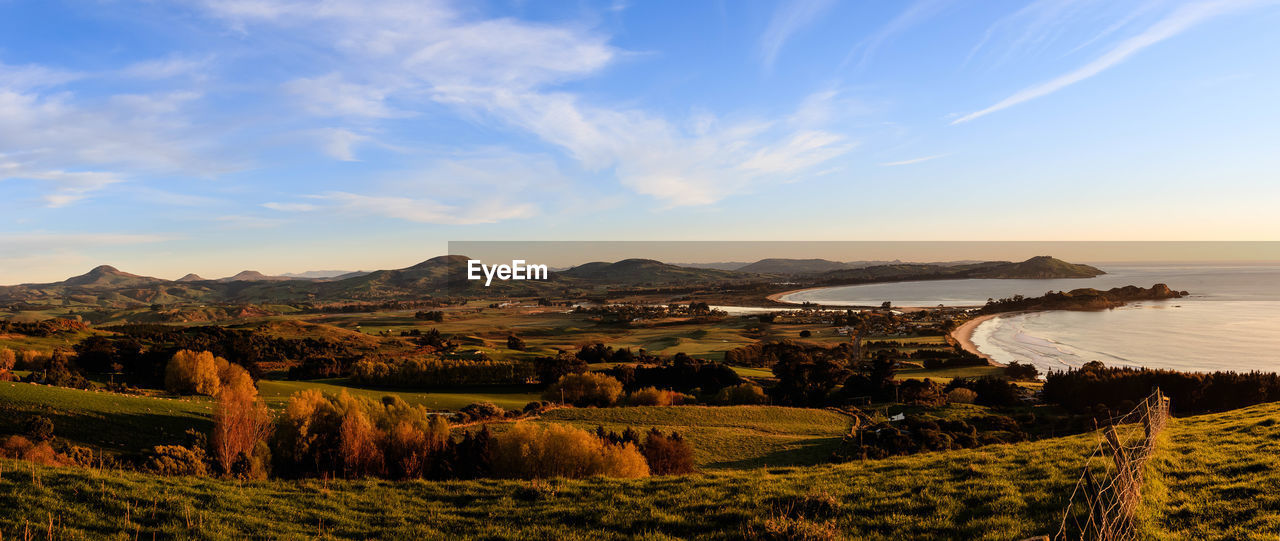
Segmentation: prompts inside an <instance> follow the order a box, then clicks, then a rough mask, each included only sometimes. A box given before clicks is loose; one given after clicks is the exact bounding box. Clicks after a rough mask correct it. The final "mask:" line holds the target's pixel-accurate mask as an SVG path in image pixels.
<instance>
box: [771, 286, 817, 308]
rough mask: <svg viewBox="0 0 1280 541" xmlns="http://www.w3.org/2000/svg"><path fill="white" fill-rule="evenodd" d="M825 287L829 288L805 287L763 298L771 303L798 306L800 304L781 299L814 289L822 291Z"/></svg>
mask: <svg viewBox="0 0 1280 541" xmlns="http://www.w3.org/2000/svg"><path fill="white" fill-rule="evenodd" d="M826 287H830V286H823V287H806V288H803V289H792V290H790V291H783V292H780V293H774V294H772V295H769V296H768V297H765V298H766V299H769V300H771V301H773V302H781V303H786V304H800V303H798V302H791V301H784V300H782V298H783V297H785V296H787V295H790V294H792V293H799V292H801V291H812V290H814V289H824V288H826Z"/></svg>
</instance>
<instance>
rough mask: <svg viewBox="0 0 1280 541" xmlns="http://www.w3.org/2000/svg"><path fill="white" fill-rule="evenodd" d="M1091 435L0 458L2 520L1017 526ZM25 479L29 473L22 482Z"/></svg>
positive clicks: (658, 529)
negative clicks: (306, 477) (514, 455)
mask: <svg viewBox="0 0 1280 541" xmlns="http://www.w3.org/2000/svg"><path fill="white" fill-rule="evenodd" d="M1090 441H1091V440H1089V439H1088V438H1087V437H1074V438H1064V439H1058V440H1045V441H1040V442H1034V443H1026V444H1018V445H1001V446H993V447H987V448H984V449H978V450H968V451H955V452H947V453H928V454H923V455H917V456H912V457H903V458H894V459H888V460H882V461H873V462H860V463H850V464H843V465H834V466H814V467H806V468H774V469H753V470H745V471H727V472H717V473H709V474H705V475H700V476H692V477H682V478H672V477H656V478H648V479H639V480H611V479H585V480H576V481H565V480H561V481H549V482H541V483H539V484H536V485H534V484H531V483H529V482H524V481H505V480H487V481H470V482H462V481H458V482H421V481H418V482H387V481H334V482H327V483H326V482H322V481H264V482H250V483H236V482H229V481H220V480H212V479H186V478H178V479H169V478H161V477H153V476H148V475H142V474H133V473H119V472H100V471H93V470H82V469H69V468H46V467H39V466H30V465H28V464H21V463H16V462H12V461H0V468H2V469H3V472H4V473H3V474H2V475H0V508H4V509H6V510H8V511H9V512H6V513H3V514H0V532H2V533H3V535H4V536H5V537H6V538H21V537H20V535H21V533H22V531H23V527H24V521H25V520H29V521H31V522H34V523H36V526H35V527H34V529H35V530H36V531H37V532H39V533H40V535H44V528H46V526H45V523H46V521H48V520H49V519H48V517H50V516H53V517H55V518H54V519H53V523H54V530H55V531H54V537H57V538H101V539H121V540H125V539H134V538H140V539H141V538H149V537H152V536H155V537H158V538H192V539H241V538H250V537H252V538H259V537H264V536H265V537H272V538H281V539H314V538H321V539H336V538H357V539H364V538H383V539H458V538H486V539H551V538H554V539H568V540H578V539H583V540H585V539H632V538H640V539H673V538H692V539H741V538H744V537H748V538H761V537H764V538H768V537H772V538H778V539H788V538H801V537H802V536H801V535H800V534H801V533H803V532H808V533H809V534H811V536H810V538H817V539H1000V540H1007V539H1022V538H1025V537H1028V536H1031V535H1035V534H1045V533H1051V532H1052V531H1053V529H1054V527H1055V526H1056V517H1057V513H1058V510H1059V508H1060V506H1061V504H1062V502H1063V501H1064V499H1065V495H1066V492H1067V491H1069V489H1070V487H1071V485H1072V484H1073V483H1074V481H1075V477H1076V474H1077V473H1078V469H1079V467H1080V464H1081V462H1082V456H1083V453H1084V450H1085V448H1086V446H1087V444H1088V443H1089V442H1090ZM33 478H34V481H33Z"/></svg>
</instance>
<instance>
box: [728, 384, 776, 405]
mask: <svg viewBox="0 0 1280 541" xmlns="http://www.w3.org/2000/svg"><path fill="white" fill-rule="evenodd" d="M715 401H716V403H718V404H724V405H726V406H751V405H757V404H768V403H769V395H766V394H765V392H764V389H763V388H762V387H760V386H759V385H756V384H754V383H742V384H739V385H734V386H732V387H725V388H723V389H721V390H720V392H719V393H716V398H715Z"/></svg>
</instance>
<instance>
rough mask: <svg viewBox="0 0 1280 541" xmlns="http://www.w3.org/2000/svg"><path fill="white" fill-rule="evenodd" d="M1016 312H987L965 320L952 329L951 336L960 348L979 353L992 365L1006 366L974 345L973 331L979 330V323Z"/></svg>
mask: <svg viewBox="0 0 1280 541" xmlns="http://www.w3.org/2000/svg"><path fill="white" fill-rule="evenodd" d="M1016 313H1018V312H1003V313H999V314H987V315H982V316H978V317H975V318H973V319H970V320H969V321H966V322H964V323H963V324H962V325H960V326H959V327H956V329H955V330H954V331H951V338H953V339H955V341H956V344H958V345H959V346H960V349H963V350H965V351H967V352H969V353H972V354H974V355H977V356H978V357H981V358H983V359H985V360H986V361H987V364H990V365H992V366H1004V365H1003V364H1000V363H998V362H995V361H994V360H992V359H991V356H989V355H987V354H985V353H983V352H981V351H978V346H976V345H974V343H973V331H975V330H977V329H978V325H981V324H982V323H983V322H985V321H987V320H990V319H994V318H997V317H1000V316H1002V315H1009V314H1016Z"/></svg>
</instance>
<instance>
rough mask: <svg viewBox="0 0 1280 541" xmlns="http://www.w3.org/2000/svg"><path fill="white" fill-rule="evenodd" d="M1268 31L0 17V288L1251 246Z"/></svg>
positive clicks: (893, 18) (1158, 13) (721, 14)
mask: <svg viewBox="0 0 1280 541" xmlns="http://www.w3.org/2000/svg"><path fill="white" fill-rule="evenodd" d="M677 7H678V8H677ZM1278 23H1280V5H1278V4H1276V3H1275V2H1270V1H1263V0H1206V1H1195V2H1177V1H1163V0H1161V1H1155V2H1145V3H1142V4H1141V5H1131V4H1127V3H1107V2H1099V1H1096V0H1094V1H1090V2H1083V3H1074V2H1066V1H1064V0H1035V1H1001V2H991V3H984V4H979V5H971V4H961V3H955V2H948V1H943V0H915V1H912V2H908V3H902V4H897V3H889V4H876V3H852V2H849V3H842V2H832V1H830V0H792V1H783V2H777V3H722V4H715V3H707V4H694V5H688V4H665V3H658V2H654V3H634V4H631V3H626V2H619V1H616V0H602V1H596V2H585V3H575V4H565V3H523V2H514V3H509V2H503V1H493V2H483V3H461V2H447V1H443V0H441V1H432V2H409V1H400V0H386V1H380V2H373V3H353V2H344V1H339V0H324V1H318V2H311V3H308V2H301V3H299V2H292V1H285V0H251V1H247V2H235V3H226V2H213V1H208V0H190V1H184V2H174V3H150V2H110V3H79V2H67V1H50V2H35V1H30V0H15V1H10V2H0V213H2V215H3V216H4V217H3V218H0V220H2V221H0V224H3V225H0V254H3V256H4V257H3V258H0V283H10V284H12V283H38V282H39V281H40V280H44V279H46V278H47V277H51V276H72V275H75V274H76V273H78V272H83V269H85V268H89V267H92V266H94V265H96V264H100V263H101V262H104V261H110V262H112V264H113V265H115V266H117V267H120V268H128V269H137V270H138V271H139V272H143V273H146V274H150V275H164V276H181V275H183V274H186V273H188V272H196V273H197V274H201V275H206V274H208V275H213V276H227V275H230V274H233V273H235V272H237V271H239V270H240V269H242V268H244V267H246V266H247V267H249V268H257V269H265V270H263V271H262V272H264V273H267V274H277V273H280V272H286V271H287V272H301V271H300V270H299V269H318V268H326V269H332V268H338V269H341V268H355V267H359V268H383V269H385V268H401V267H403V266H406V261H408V259H411V258H405V257H404V256H403V255H402V254H403V253H404V251H405V248H406V247H411V248H412V249H413V251H415V252H418V253H423V252H426V253H444V252H445V251H444V250H443V248H444V247H445V246H446V244H447V243H448V241H449V240H450V239H456V238H470V239H478V240H496V239H524V240H533V239H561V240H575V239H577V240H581V239H587V238H591V239H612V240H617V241H628V240H639V239H658V240H662V239H682V238H688V237H689V236H691V234H690V232H695V233H693V235H695V236H700V237H704V238H718V239H724V240H733V239H739V240H743V239H775V240H777V239H788V238H804V239H817V240H841V239H849V238H861V239H867V238H879V239H887V240H905V239H920V238H927V239H937V240H964V239H970V238H980V239H993V240H1009V241H1016V240H1064V241H1065V240H1085V241H1088V240H1104V239H1110V238H1114V237H1115V236H1116V232H1117V231H1122V232H1123V234H1124V238H1126V239H1127V240H1135V241H1143V240H1150V241H1166V240H1232V241H1237V240H1269V239H1270V238H1273V237H1274V231H1278V230H1280V217H1277V214H1276V213H1274V212H1273V209H1272V208H1271V206H1272V203H1273V202H1274V201H1276V200H1278V199H1280V186H1277V185H1276V184H1275V183H1274V182H1272V181H1271V178H1272V177H1274V173H1275V172H1276V171H1277V170H1280V155H1277V154H1276V153H1274V152H1273V149H1271V148H1270V146H1269V145H1268V142H1269V141H1274V140H1276V138H1277V136H1280V110H1277V108H1275V107H1274V106H1273V105H1272V101H1273V96H1274V95H1276V93H1277V90H1280V73H1277V72H1276V70H1274V69H1270V66H1274V65H1280V35H1277V34H1276V33H1275V32H1274V31H1272V30H1273V29H1274V28H1275V27H1276V26H1277V24H1278ZM506 43H519V44H520V46H519V47H506V46H503V44H506ZM442 48H443V49H447V50H448V51H449V54H442V53H441V52H440V51H441V50H443V49H442ZM1223 217H1230V219H1223ZM583 224H592V225H591V226H590V227H583ZM1266 231H1272V232H1273V233H1271V234H1268V233H1266ZM334 254H341V257H335V255H334ZM352 261H359V264H349V263H348V262H352ZM229 262H230V263H229ZM408 264H412V263H408Z"/></svg>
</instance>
